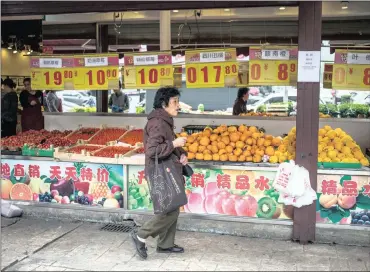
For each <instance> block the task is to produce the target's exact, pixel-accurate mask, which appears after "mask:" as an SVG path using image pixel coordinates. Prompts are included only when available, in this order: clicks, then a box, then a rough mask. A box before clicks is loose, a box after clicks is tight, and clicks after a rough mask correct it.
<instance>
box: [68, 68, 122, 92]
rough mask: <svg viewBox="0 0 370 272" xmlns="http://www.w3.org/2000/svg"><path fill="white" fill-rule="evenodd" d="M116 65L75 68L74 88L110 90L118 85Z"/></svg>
mask: <svg viewBox="0 0 370 272" xmlns="http://www.w3.org/2000/svg"><path fill="white" fill-rule="evenodd" d="M118 82H119V75H118V67H109V66H108V67H78V68H75V77H74V83H75V88H76V90H111V89H118V86H119V83H118Z"/></svg>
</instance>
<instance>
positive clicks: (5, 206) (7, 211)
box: [1, 199, 23, 218]
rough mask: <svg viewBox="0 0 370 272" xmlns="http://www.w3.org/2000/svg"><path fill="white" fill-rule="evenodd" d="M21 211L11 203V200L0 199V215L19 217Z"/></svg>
mask: <svg viewBox="0 0 370 272" xmlns="http://www.w3.org/2000/svg"><path fill="white" fill-rule="evenodd" d="M22 213H23V210H22V209H21V208H18V207H17V206H15V205H13V204H12V203H11V202H9V201H7V200H3V199H1V215H2V216H5V217H8V218H12V217H19V216H21V215H22Z"/></svg>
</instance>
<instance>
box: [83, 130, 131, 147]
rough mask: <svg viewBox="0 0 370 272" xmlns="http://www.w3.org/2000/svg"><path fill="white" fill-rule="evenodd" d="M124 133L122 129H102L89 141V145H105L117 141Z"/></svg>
mask: <svg viewBox="0 0 370 272" xmlns="http://www.w3.org/2000/svg"><path fill="white" fill-rule="evenodd" d="M126 131H127V130H125V129H123V128H104V129H103V130H102V131H100V132H99V133H98V134H96V135H95V136H94V137H93V138H92V139H91V140H90V141H89V144H96V145H105V144H107V143H108V142H111V141H116V140H118V139H119V138H120V137H121V136H122V135H123V134H125V132H126Z"/></svg>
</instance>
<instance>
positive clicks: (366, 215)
mask: <svg viewBox="0 0 370 272" xmlns="http://www.w3.org/2000/svg"><path fill="white" fill-rule="evenodd" d="M351 215H352V221H351V224H354V225H365V226H370V212H368V211H366V210H364V211H360V212H352V214H351Z"/></svg>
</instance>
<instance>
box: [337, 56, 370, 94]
mask: <svg viewBox="0 0 370 272" xmlns="http://www.w3.org/2000/svg"><path fill="white" fill-rule="evenodd" d="M333 88H334V89H337V90H364V91H370V51H363V50H335V59H334V66H333Z"/></svg>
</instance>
